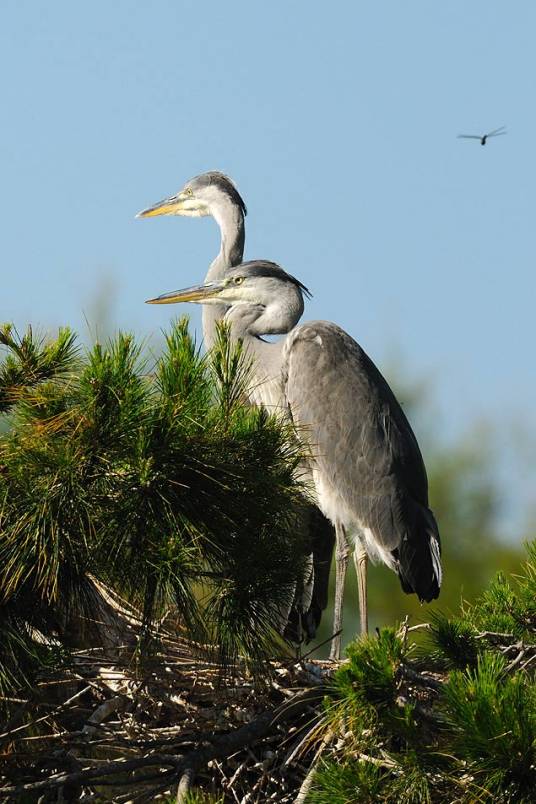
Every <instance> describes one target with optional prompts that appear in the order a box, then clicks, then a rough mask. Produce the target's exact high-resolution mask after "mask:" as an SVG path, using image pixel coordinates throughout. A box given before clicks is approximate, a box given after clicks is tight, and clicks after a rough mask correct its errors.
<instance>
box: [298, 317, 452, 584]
mask: <svg viewBox="0 0 536 804" xmlns="http://www.w3.org/2000/svg"><path fill="white" fill-rule="evenodd" d="M285 357H286V359H285V369H284V376H285V377H286V394H287V398H288V402H289V406H290V409H291V412H292V416H293V418H294V420H295V421H297V422H298V423H299V424H300V425H301V426H303V427H304V428H306V431H307V433H308V437H309V439H310V441H311V446H312V452H313V455H314V461H315V465H316V467H317V469H318V472H319V474H321V475H322V477H323V478H324V479H325V488H326V487H327V488H329V489H331V490H332V492H333V493H332V494H331V495H326V497H328V496H329V497H330V500H328V501H327V502H326V501H324V502H323V501H322V500H320V498H319V502H320V505H321V507H322V509H323V510H324V512H325V513H327V515H328V516H329V517H330V519H332V521H335V518H336V511H334V510H330V508H329V506H330V505H334V504H335V505H336V504H337V503H338V504H340V505H342V507H343V508H344V509H345V511H346V512H351V515H352V517H353V519H354V520H355V522H356V523H360V525H361V526H363V527H366V528H369V529H370V531H371V532H372V536H373V539H374V541H375V543H376V545H377V546H378V547H379V548H380V550H379V554H380V555H381V556H382V557H383V558H384V560H386V561H387V563H388V564H389V565H390V566H391V567H392V568H394V569H396V571H397V572H398V573H399V575H400V578H401V581H402V585H403V586H404V588H405V589H406V587H408V588H407V589H406V591H416V592H417V593H418V594H419V596H420V597H422V598H423V599H428V598H429V596H430V595H432V596H437V595H436V594H434V593H435V592H436V589H435V586H437V591H438V590H439V586H438V584H439V582H440V570H439V569H438V568H436V570H434V572H435V578H436V581H437V584H436V585H435V586H434V584H432V587H433V588H432V587H430V583H429V582H430V577H429V576H430V572H431V571H430V572H429V565H430V560H429V556H428V557H427V558H426V560H425V562H424V563H425V564H426V567H425V568H424V570H423V572H424V575H425V578H424V580H422V579H421V578H420V574H421V570H420V568H419V567H418V566H417V565H416V562H417V564H419V561H417V558H416V551H417V549H418V551H419V552H421V553H422V552H423V551H424V552H426V553H427V554H429V552H430V549H429V546H428V542H429V537H430V534H432V535H433V536H434V537H436V538H437V541H438V543H439V536H438V534H437V526H435V520H433V515H432V513H431V511H429V509H428V482H427V478H426V470H425V468H424V463H423V459H422V455H421V452H420V449H419V446H418V444H417V440H416V438H415V435H414V433H413V431H412V429H411V426H410V424H409V422H408V420H407V418H406V416H405V414H404V412H403V411H402V408H401V407H400V405H399V403H398V402H397V400H396V398H395V396H394V394H393V392H392V391H391V389H390V387H389V385H388V384H387V382H386V381H385V379H384V378H383V376H382V375H381V373H380V372H379V370H378V369H377V368H376V366H375V365H374V363H373V362H372V361H371V360H370V358H369V357H368V356H367V355H366V353H365V352H364V351H363V350H362V349H361V347H360V346H359V345H358V344H357V343H356V342H355V341H354V340H353V338H351V337H350V336H349V335H348V334H347V333H345V332H344V331H343V330H341V329H340V328H339V327H337V326H336V325H335V324H332V323H330V322H325V321H315V322H311V323H309V324H305V325H302V326H301V327H298V328H297V329H295V330H294V331H293V333H292V335H291V336H289V341H288V346H287V349H286V355H285ZM324 490H325V489H324ZM321 493H322V492H321ZM334 501H335V502H334ZM346 518H347V517H346V516H342V517H341V519H342V521H343V522H344V521H345V519H346ZM425 531H426V534H428V535H426V534H425ZM421 542H422V544H421ZM408 549H409V551H410V554H408V555H407V556H406V557H405V558H404V556H402V555H401V553H403V552H404V551H406V552H407V551H408ZM438 549H439V548H438ZM385 554H389V556H390V557H392V558H389V560H388V558H386V557H385ZM406 558H407V561H406ZM408 562H409V563H408ZM404 563H407V564H408V568H407V572H406V570H405V568H404V566H402V565H403V564H404ZM410 564H411V567H409V565H410ZM404 574H405V575H407V576H408V577H407V578H405V577H404ZM432 574H433V573H432ZM410 576H411V577H410ZM417 576H419V577H417ZM417 586H418V587H419V588H418V589H417V588H416V587H417ZM429 587H430V588H429Z"/></svg>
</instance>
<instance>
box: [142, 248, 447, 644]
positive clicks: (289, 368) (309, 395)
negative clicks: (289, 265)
mask: <svg viewBox="0 0 536 804" xmlns="http://www.w3.org/2000/svg"><path fill="white" fill-rule="evenodd" d="M303 294H304V289H303V286H302V285H301V283H300V282H299V281H298V280H296V279H295V278H294V277H291V276H290V275H289V274H287V273H286V272H285V271H283V269H281V268H279V266H275V265H274V264H273V263H267V262H260V261H255V262H249V263H243V264H242V265H239V266H237V267H236V268H233V269H231V270H229V271H228V272H227V275H226V277H225V278H224V279H221V280H219V281H211V282H208V283H206V284H205V285H202V286H197V287H195V288H189V289H187V290H186V291H176V292H175V293H172V294H166V295H165V296H163V297H158V298H157V299H153V300H151V301H152V303H162V302H169V301H175V302H180V301H197V302H201V303H203V304H207V305H211V304H221V303H222V302H224V303H225V304H226V305H228V310H227V313H226V315H225V319H226V320H227V321H228V322H229V324H230V325H231V331H232V334H233V336H234V337H236V338H241V339H242V340H243V342H244V345H245V346H246V348H247V350H248V352H249V353H250V354H251V355H252V356H253V357H254V358H255V361H256V364H257V367H258V368H257V374H256V382H255V387H254V388H252V389H251V396H252V399H253V401H255V402H256V403H257V404H259V403H260V404H264V405H266V406H267V407H268V408H271V409H281V410H283V411H285V412H286V413H287V414H288V415H290V416H291V417H292V419H293V421H294V422H295V423H296V425H297V427H298V428H299V434H300V438H301V439H302V440H304V441H305V442H308V443H309V445H310V448H311V455H310V458H309V460H308V461H307V463H306V466H305V467H304V479H305V480H306V481H308V482H309V484H310V488H311V491H312V492H313V493H314V494H315V496H316V500H317V503H318V506H319V508H320V509H321V511H322V513H323V514H324V515H325V516H326V517H327V518H328V519H329V520H330V521H331V522H332V523H333V525H334V526H335V530H336V540H337V554H336V555H337V565H336V569H337V577H336V599H335V615H334V626H333V629H334V633H336V632H338V631H339V630H340V628H341V626H342V594H343V589H344V581H345V575H346V567H347V563H348V557H349V552H350V550H353V551H354V559H355V561H356V568H357V571H358V582H359V594H360V609H361V627H362V630H364V631H366V628H367V606H366V561H367V556H370V557H371V558H372V559H375V560H377V559H379V560H382V561H383V562H384V563H385V564H387V566H388V567H390V568H391V569H392V570H394V571H395V572H396V573H397V574H398V576H399V578H400V582H401V585H402V588H403V589H404V591H405V592H408V593H409V592H415V593H416V594H417V595H418V597H419V599H420V600H421V601H423V600H426V601H430V600H433V599H434V598H436V597H437V596H438V594H439V589H440V586H441V578H442V572H441V562H440V539H439V533H438V529H437V524H436V522H435V519H434V516H433V513H432V511H431V510H430V508H429V506H428V482H427V477H426V470H425V467H424V462H423V459H422V456H421V452H420V450H419V446H418V444H417V440H416V438H415V435H414V434H413V431H412V429H411V427H410V425H409V422H408V420H407V418H406V416H405V414H404V412H403V411H402V408H401V407H400V405H399V404H398V402H397V400H396V398H395V396H394V394H393V393H392V391H391V389H390V388H389V385H388V384H387V382H386V380H385V379H384V378H383V376H382V375H381V373H380V372H379V370H378V369H377V368H376V366H375V365H374V363H373V362H372V361H371V360H370V358H369V357H368V355H367V354H366V353H365V352H364V350H363V349H362V348H361V347H360V346H359V344H357V343H356V342H355V341H354V340H353V338H351V337H350V336H349V335H348V334H347V333H346V332H344V331H343V330H342V329H341V328H340V327H338V326H337V325H336V324H332V323H330V322H327V321H313V322H309V323H306V324H303V325H301V326H297V322H298V320H299V318H300V316H301V314H302V312H303V305H304V299H303ZM284 332H286V333H288V334H287V336H286V337H285V338H282V339H281V340H280V341H278V342H276V343H271V342H268V341H265V340H264V339H263V335H265V334H268V333H284ZM339 653H340V637H337V638H336V639H334V640H333V643H332V656H333V657H334V658H338V656H339Z"/></svg>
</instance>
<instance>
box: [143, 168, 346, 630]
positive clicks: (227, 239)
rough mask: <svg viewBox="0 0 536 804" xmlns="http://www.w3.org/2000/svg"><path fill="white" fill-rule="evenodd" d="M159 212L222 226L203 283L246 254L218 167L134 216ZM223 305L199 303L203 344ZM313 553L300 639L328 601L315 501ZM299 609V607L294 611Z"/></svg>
mask: <svg viewBox="0 0 536 804" xmlns="http://www.w3.org/2000/svg"><path fill="white" fill-rule="evenodd" d="M159 215H180V216H186V217H206V216H211V217H213V218H214V220H215V221H216V223H217V224H218V226H219V229H220V250H219V252H218V254H217V255H216V257H215V259H214V260H213V262H212V263H211V265H210V267H209V270H208V273H207V275H206V277H205V281H206V282H210V281H214V280H217V279H222V278H224V277H225V276H226V275H227V273H228V271H229V270H230V269H231V268H233V267H235V266H236V265H239V264H240V263H241V262H242V259H243V256H244V244H245V220H244V219H245V216H246V215H247V209H246V205H245V203H244V201H243V199H242V197H241V195H240V193H239V191H238V189H237V187H236V185H235V183H234V182H233V181H232V179H230V178H229V176H226V175H225V174H224V173H221V172H220V171H217V170H211V171H208V172H207V173H202V174H201V175H200V176H194V177H193V178H192V179H189V180H188V181H187V182H186V183H185V184H184V186H183V187H182V189H181V190H179V191H178V192H177V193H175V194H174V195H171V196H168V197H167V198H164V199H163V200H162V201H158V202H157V203H156V204H153V205H152V206H150V207H148V208H147V209H144V210H142V211H141V212H139V213H138V215H137V216H136V217H138V218H152V217H156V216H159ZM226 310H227V304H225V303H223V302H221V303H219V304H212V305H203V339H204V342H205V346H206V347H207V348H209V347H210V345H211V344H212V343H213V340H214V331H215V324H216V321H218V320H219V319H221V318H223V316H224V315H225V312H226ZM304 517H305V520H306V521H305V522H304V523H303V526H304V527H305V528H307V531H308V533H309V538H310V542H311V550H312V556H313V559H312V561H313V577H312V580H311V587H312V588H311V589H309V590H306V592H305V595H304V598H303V599H302V600H300V601H299V602H298V601H297V605H296V607H294V608H293V609H292V611H291V613H290V622H289V624H288V627H287V631H286V635H287V636H289V637H292V638H293V639H294V640H295V641H300V638H301V631H302V630H303V631H304V632H305V635H306V638H307V639H312V638H313V637H314V635H315V633H316V629H317V628H318V625H319V623H320V619H321V616H322V612H323V610H324V609H325V608H326V606H327V602H328V586H329V572H330V566H331V557H332V553H333V547H334V544H335V534H334V531H333V528H332V526H331V525H330V523H329V521H328V520H327V519H326V518H325V517H324V516H323V514H322V512H321V511H320V510H319V509H318V508H317V507H315V506H309V507H308V508H307V509H306V510H305V512H304ZM298 609H300V612H298Z"/></svg>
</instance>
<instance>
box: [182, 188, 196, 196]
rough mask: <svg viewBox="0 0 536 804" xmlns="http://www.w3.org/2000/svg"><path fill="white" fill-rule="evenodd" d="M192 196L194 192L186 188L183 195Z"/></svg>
mask: <svg viewBox="0 0 536 804" xmlns="http://www.w3.org/2000/svg"><path fill="white" fill-rule="evenodd" d="M193 194H194V191H193V190H192V188H191V187H187V188H186V190H185V191H184V195H193Z"/></svg>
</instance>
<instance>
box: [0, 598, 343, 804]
mask: <svg viewBox="0 0 536 804" xmlns="http://www.w3.org/2000/svg"><path fill="white" fill-rule="evenodd" d="M100 591H101V593H102V595H103V601H104V602H103V609H104V611H103V612H102V613H101V614H102V616H101V617H100V618H99V619H101V621H104V622H105V624H106V626H107V628H106V631H105V636H106V638H105V644H101V645H98V646H96V647H95V646H93V647H86V648H84V649H81V650H76V651H73V652H72V653H71V654H70V656H69V660H68V662H67V663H66V664H65V667H63V668H62V669H55V670H53V671H50V672H42V673H41V674H40V676H39V678H38V679H37V681H36V683H35V685H34V687H33V689H32V691H31V694H30V695H26V696H25V697H21V698H20V699H11V700H10V701H8V702H6V701H5V702H4V703H9V704H10V710H11V717H10V719H9V722H8V723H7V724H4V726H3V727H1V733H0V752H1V757H2V759H1V763H0V801H1V802H8V801H9V802H12V801H19V800H21V801H22V800H24V801H39V802H43V803H44V802H52V801H85V802H89V801H92V802H106V801H113V802H127V801H128V802H140V803H141V802H150V801H157V800H161V801H176V802H181V801H186V800H187V799H188V794H189V792H190V791H191V790H192V789H193V788H194V786H195V787H197V786H199V787H200V788H201V789H202V790H203V791H205V792H207V793H213V794H214V796H215V798H216V799H217V800H218V801H225V802H227V801H231V802H244V804H245V803H246V802H261V801H277V802H291V801H295V800H297V798H298V800H299V796H300V789H301V788H302V786H303V785H304V780H307V778H308V775H311V774H310V771H311V768H312V767H313V766H314V763H315V761H316V758H317V755H318V751H319V744H320V743H321V738H319V736H318V727H319V724H320V722H321V719H322V713H323V710H322V699H323V696H324V694H325V691H326V688H325V684H326V683H327V681H328V678H329V675H330V673H331V671H332V669H333V666H334V665H333V663H332V662H328V661H325V662H323V661H319V660H313V659H311V658H307V657H306V658H303V659H301V660H299V661H297V660H296V659H289V660H288V661H280V662H270V663H269V665H267V667H266V672H265V673H263V677H262V679H259V678H255V677H253V676H252V675H251V674H250V673H248V671H247V670H246V669H245V668H244V667H243V666H241V665H240V664H237V665H234V666H230V667H225V668H222V667H221V665H219V664H218V663H217V662H214V661H210V660H209V659H207V658H203V656H205V657H206V656H207V651H206V650H203V648H202V646H199V645H196V644H195V643H192V642H190V641H188V640H187V639H186V638H183V637H181V636H177V631H176V630H175V629H171V628H170V627H169V626H168V627H166V628H164V627H160V628H159V632H158V633H157V634H156V633H155V634H154V635H153V649H152V650H151V651H149V658H147V657H145V658H144V659H143V661H142V660H141V659H140V651H139V645H140V639H141V638H142V629H141V622H140V620H139V618H138V616H137V614H136V612H134V611H133V610H132V609H129V608H128V606H126V605H125V604H124V601H119V600H117V599H114V598H113V596H112V593H110V590H104V589H102V588H101V589H100ZM111 611H113V612H115V617H114V618H112V616H111V614H110V612H111ZM112 623H113V624H112ZM118 637H121V639H120V640H119V639H118ZM101 641H102V640H101Z"/></svg>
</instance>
